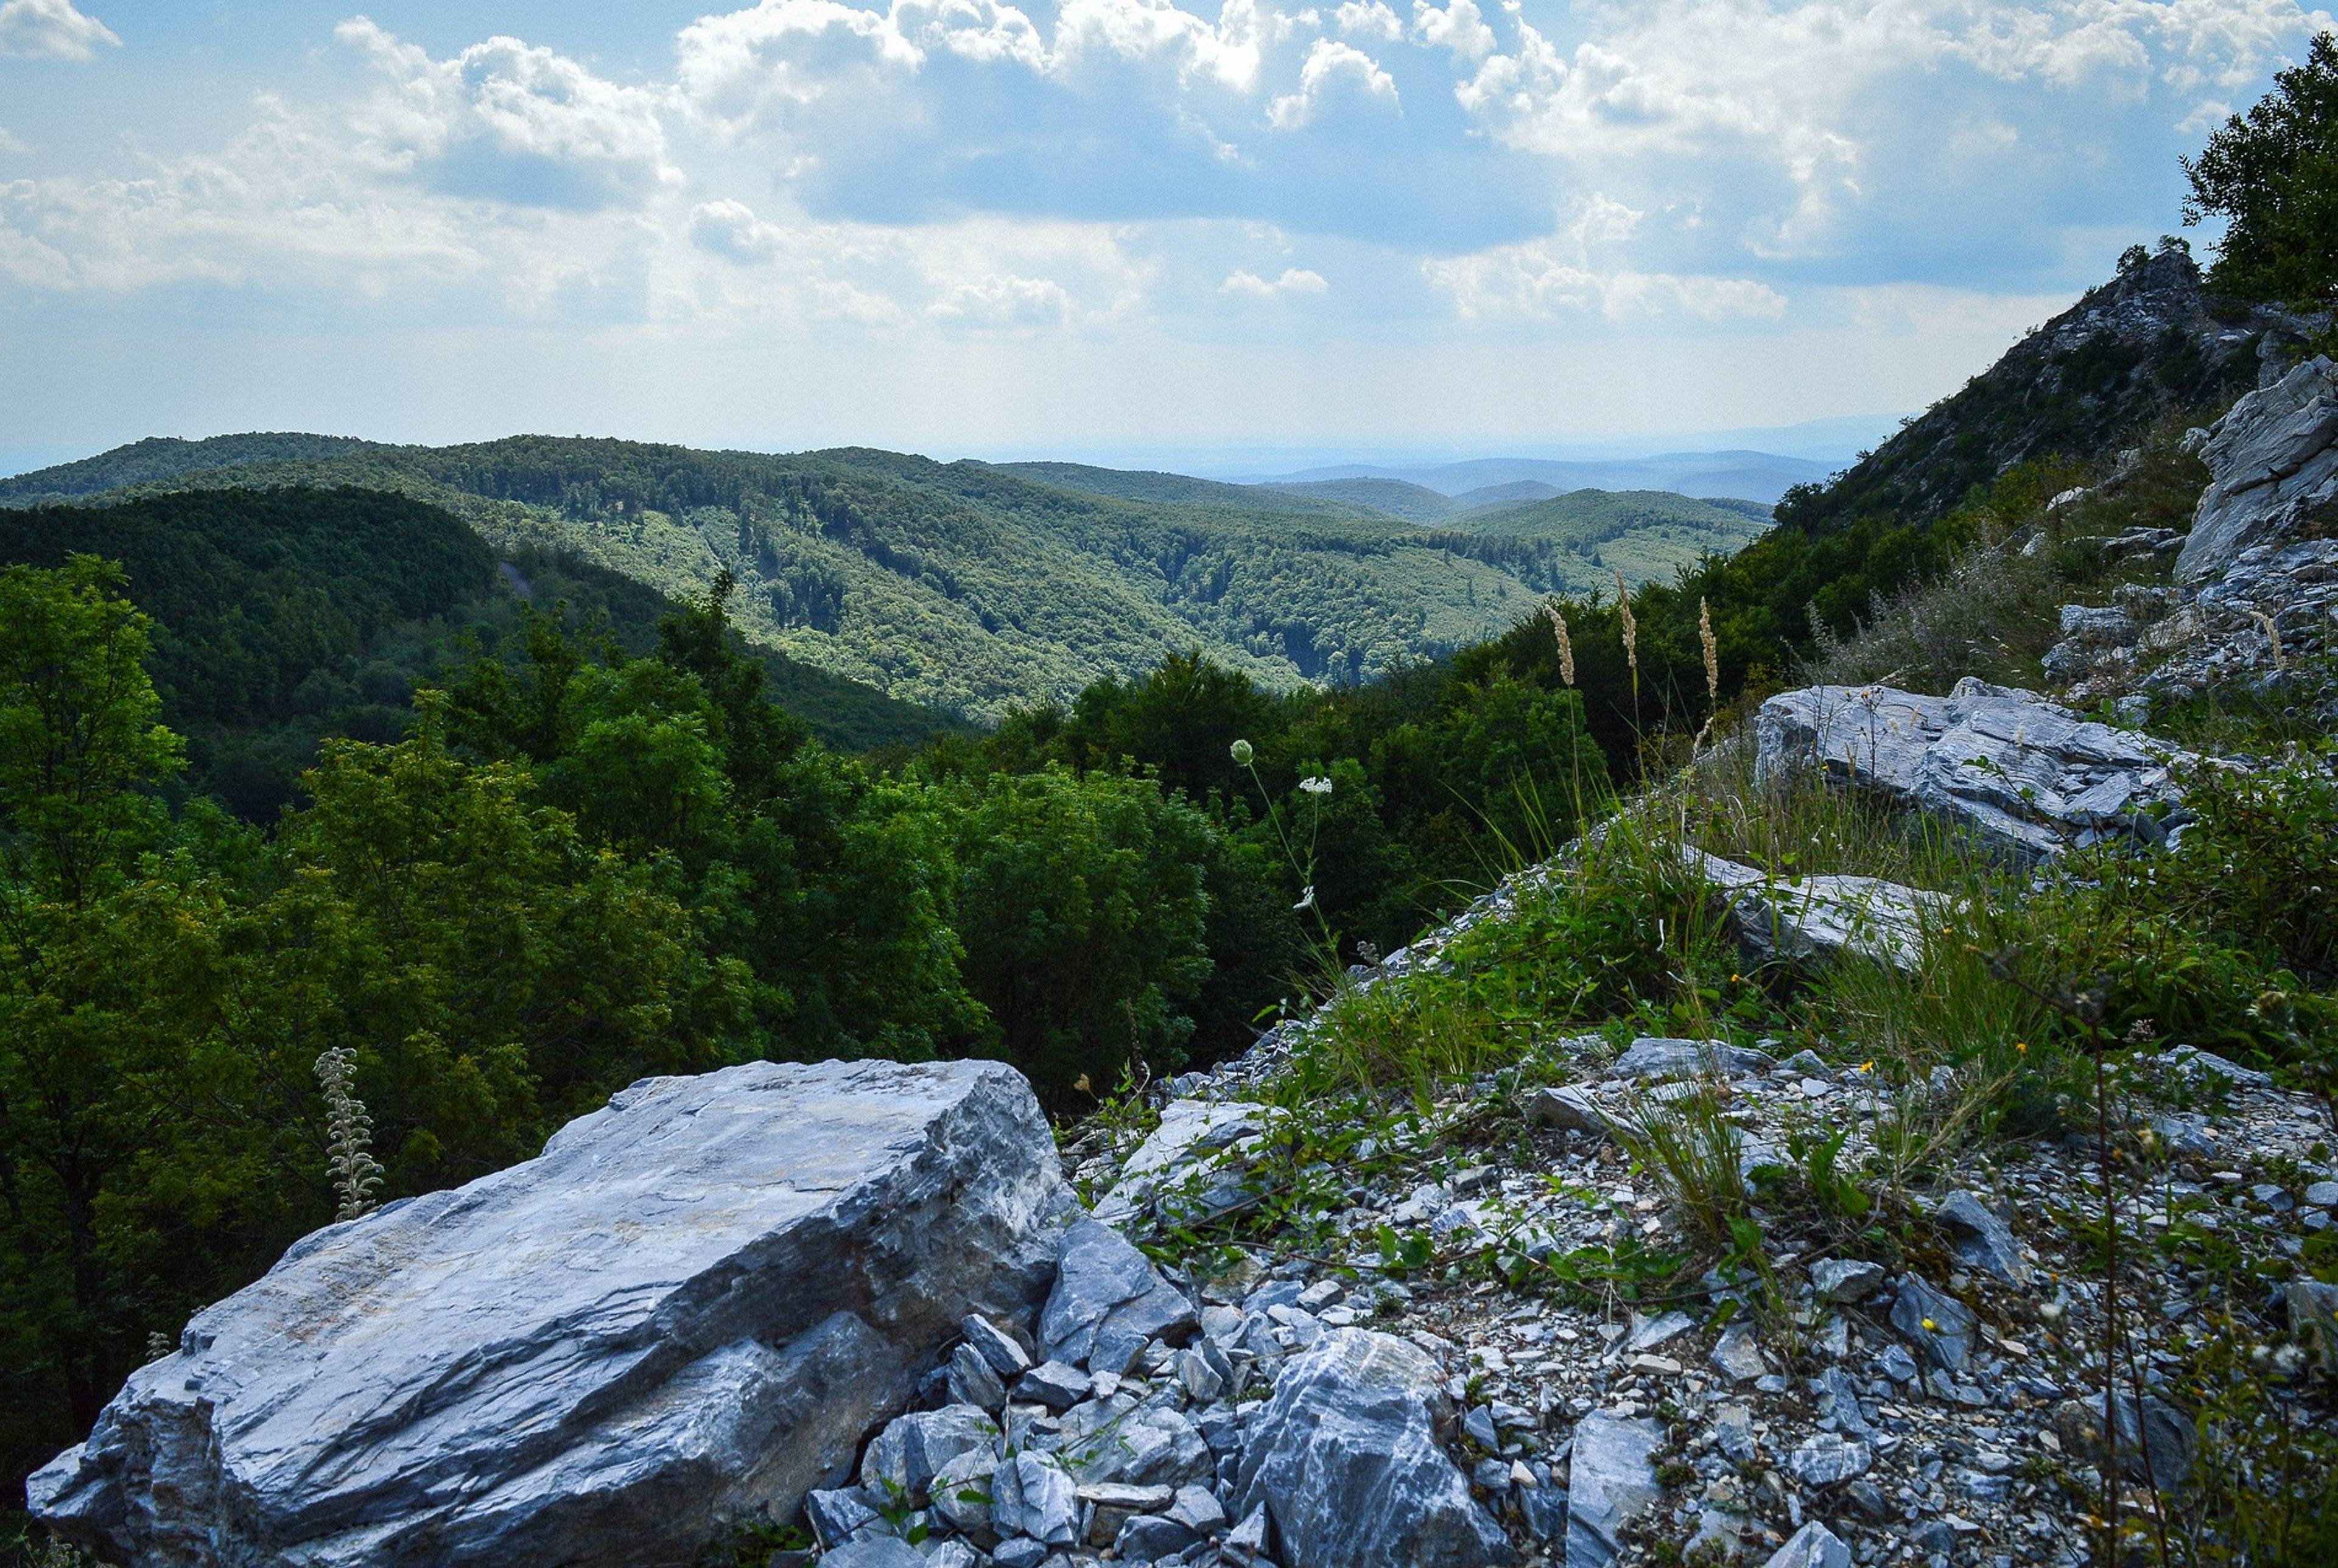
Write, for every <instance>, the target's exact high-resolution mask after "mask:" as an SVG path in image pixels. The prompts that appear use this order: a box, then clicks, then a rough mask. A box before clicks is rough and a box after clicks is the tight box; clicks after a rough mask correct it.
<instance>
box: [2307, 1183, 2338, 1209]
mask: <svg viewBox="0 0 2338 1568" xmlns="http://www.w3.org/2000/svg"><path fill="white" fill-rule="evenodd" d="M2305 1201H2307V1202H2308V1203H2311V1204H2312V1205H2313V1207H2315V1208H2316V1209H2338V1181H2316V1182H2315V1183H2314V1184H2313V1186H2311V1187H2308V1188H2307V1189H2306V1190H2305Z"/></svg>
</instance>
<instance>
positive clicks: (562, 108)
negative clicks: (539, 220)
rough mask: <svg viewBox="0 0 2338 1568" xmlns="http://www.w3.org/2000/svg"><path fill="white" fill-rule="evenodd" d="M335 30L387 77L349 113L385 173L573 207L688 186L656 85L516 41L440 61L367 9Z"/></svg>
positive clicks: (492, 42) (500, 197)
mask: <svg viewBox="0 0 2338 1568" xmlns="http://www.w3.org/2000/svg"><path fill="white" fill-rule="evenodd" d="M334 35H335V36H336V37H338V38H339V39H340V41H341V42H342V43H344V44H349V46H351V47H353V48H355V49H358V50H359V51H360V52H362V53H363V54H365V55H366V56H367V58H368V60H369V61H370V62H371V63H372V64H373V66H374V68H375V70H376V72H377V73H378V74H379V75H381V76H382V77H384V78H385V79H386V83H385V86H384V88H383V90H382V91H381V92H380V93H378V94H377V95H376V96H375V97H374V98H373V99H371V100H370V101H368V103H364V104H362V105H360V106H359V108H358V109H357V110H356V111H355V112H354V113H353V114H352V115H351V122H352V124H353V126H354V128H355V129H356V130H357V132H358V133H359V142H360V146H361V148H362V150H363V152H365V153H366V154H367V155H368V156H370V157H371V158H373V159H375V160H376V161H378V163H379V165H380V166H381V167H382V168H384V169H386V170H394V171H398V172H400V173H407V174H412V175H415V176H417V178H421V179H423V180H425V181H427V182H428V183H429V184H431V185H433V186H434V187H436V188H437V189H440V190H443V191H447V192H448V193H450V194H454V195H460V196H484V197H489V198H493V199H495V200H497V201H509V202H513V203H515V204H517V205H521V206H532V207H552V208H564V209H569V210H575V211H592V210H594V209H597V208H602V207H609V206H616V205H627V204H638V203H639V202H640V201H642V200H643V199H644V198H645V197H647V196H648V195H650V194H652V193H653V192H654V191H657V190H658V189H659V188H660V187H661V186H665V185H678V184H680V183H681V182H682V173H681V171H679V170H677V169H676V168H674V167H673V165H672V164H671V163H670V162H667V160H666V148H665V128H664V126H663V124H662V123H661V122H659V119H658V114H657V95H656V94H655V93H651V92H649V91H648V90H646V89H643V88H638V87H624V86H620V85H618V84H617V83H613V82H608V81H604V80H603V79H602V78H600V77H598V76H595V75H594V74H593V73H591V72H589V71H587V70H586V69H585V67H583V66H582V65H579V64H577V63H576V62H575V61H574V60H570V59H568V58H567V57H566V56H565V55H561V54H555V53H553V52H552V51H551V50H549V49H543V48H536V47H534V46H532V45H529V44H523V43H522V42H520V41H519V40H518V39H516V38H503V37H496V38H490V39H488V40H487V41H486V42H485V43H483V44H472V45H471V46H470V47H469V48H467V49H465V50H464V51H463V52H462V53H461V54H457V55H455V56H454V57H453V58H451V59H447V60H433V59H431V58H430V56H429V55H428V54H427V53H425V52H424V51H423V50H422V49H420V48H418V47H417V46H415V45H413V44H404V43H400V42H399V41H398V39H397V38H396V37H394V36H392V35H391V34H388V33H387V32H384V31H383V30H382V29H381V28H380V27H378V26H377V25H374V24H373V23H372V22H370V21H368V19H366V18H365V17H362V16H359V17H357V18H354V19H353V20H351V21H348V22H344V23H343V24H341V25H340V26H339V27H338V28H336V29H335V30H334Z"/></svg>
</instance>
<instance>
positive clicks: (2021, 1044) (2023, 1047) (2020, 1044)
mask: <svg viewBox="0 0 2338 1568" xmlns="http://www.w3.org/2000/svg"><path fill="white" fill-rule="evenodd" d="M2013 1048H2014V1049H2015V1050H2016V1051H2019V1052H2020V1053H2021V1054H2023V1055H2024V1056H2027V1055H2029V1042H2028V1041H2027V1040H2016V1041H2015V1042H2014V1043H2013Z"/></svg>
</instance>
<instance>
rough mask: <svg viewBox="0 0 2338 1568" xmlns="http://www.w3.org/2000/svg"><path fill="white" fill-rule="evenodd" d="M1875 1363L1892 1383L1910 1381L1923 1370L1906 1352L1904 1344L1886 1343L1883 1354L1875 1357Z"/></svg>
mask: <svg viewBox="0 0 2338 1568" xmlns="http://www.w3.org/2000/svg"><path fill="white" fill-rule="evenodd" d="M1875 1365H1876V1367H1877V1368H1878V1369H1879V1370H1880V1371H1881V1372H1882V1374H1883V1375H1884V1376H1885V1377H1889V1378H1891V1381H1893V1382H1894V1383H1912V1382H1914V1381H1915V1380H1916V1375H1917V1374H1918V1373H1919V1372H1920V1371H1922V1370H1923V1368H1921V1367H1919V1366H1917V1365H1916V1358H1915V1357H1913V1356H1911V1355H1909V1354H1908V1348H1907V1347H1906V1346H1904V1345H1886V1346H1885V1347H1884V1348H1883V1354H1882V1355H1881V1356H1879V1357H1876V1358H1875Z"/></svg>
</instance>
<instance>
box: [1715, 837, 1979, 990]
mask: <svg viewBox="0 0 2338 1568" xmlns="http://www.w3.org/2000/svg"><path fill="white" fill-rule="evenodd" d="M1681 857H1682V858H1683V859H1684V860H1685V861H1686V862H1687V863H1688V865H1689V867H1690V868H1691V869H1693V870H1695V872H1696V873H1697V874H1698V875H1699V876H1701V877H1704V879H1705V881H1707V882H1708V883H1710V884H1712V885H1713V887H1714V891H1715V892H1716V893H1717V894H1718V895H1719V900H1720V903H1721V905H1722V906H1724V907H1725V908H1726V909H1727V912H1728V916H1729V923H1730V928H1731V930H1732V931H1734V933H1735V935H1736V938H1737V944H1738V946H1740V947H1741V948H1743V949H1744V953H1745V956H1747V957H1748V958H1749V959H1751V960H1752V961H1753V962H1754V963H1756V964H1802V965H1811V964H1823V963H1830V962H1832V961H1833V960H1835V959H1838V958H1841V957H1842V956H1844V955H1846V954H1849V955H1852V956H1855V957H1861V958H1867V959H1871V960H1873V961H1874V962H1876V963H1879V964H1885V965H1890V966H1891V967H1892V968H1894V969H1899V970H1903V971H1905V970H1912V969H1914V968H1916V967H1917V966H1918V965H1920V964H1921V963H1922V962H1923V957H1924V929H1925V926H1927V925H1928V924H1929V925H1938V924H1940V920H1941V918H1942V917H1943V916H1946V915H1947V914H1949V913H1950V911H1951V910H1952V909H1953V908H1954V905H1953V903H1952V901H1951V900H1950V899H1949V898H1947V897H1943V896H1942V895H1940V894H1938V893H1926V892H1923V891H1920V890H1919V889H1917V888H1913V887H1901V885H1900V884H1899V883H1897V882H1886V881H1883V880H1882V879H1881V878H1880V877H1771V876H1769V875H1767V874H1766V873H1764V872H1763V871H1761V870H1759V869H1757V868H1756V867H1752V866H1744V865H1740V864H1739V863H1738V862H1736V861H1734V860H1724V859H1723V858H1721V857H1720V856H1718V855H1708V854H1706V853H1705V852H1704V850H1702V849H1696V848H1687V847H1684V848H1683V849H1682V851H1681Z"/></svg>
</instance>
